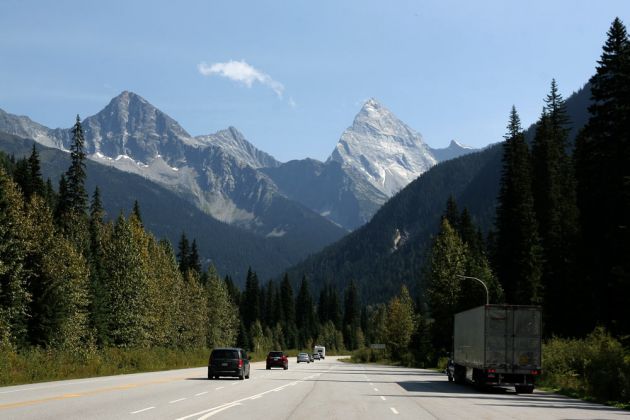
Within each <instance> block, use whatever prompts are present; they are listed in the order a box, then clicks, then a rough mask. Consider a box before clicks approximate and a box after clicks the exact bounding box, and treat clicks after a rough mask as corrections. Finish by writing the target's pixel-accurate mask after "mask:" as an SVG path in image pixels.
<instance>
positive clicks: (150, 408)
mask: <svg viewBox="0 0 630 420" xmlns="http://www.w3.org/2000/svg"><path fill="white" fill-rule="evenodd" d="M154 408H155V407H147V408H143V409H142V410H138V411H132V412H131V413H129V414H138V413H142V412H143V411H149V410H153V409H154Z"/></svg>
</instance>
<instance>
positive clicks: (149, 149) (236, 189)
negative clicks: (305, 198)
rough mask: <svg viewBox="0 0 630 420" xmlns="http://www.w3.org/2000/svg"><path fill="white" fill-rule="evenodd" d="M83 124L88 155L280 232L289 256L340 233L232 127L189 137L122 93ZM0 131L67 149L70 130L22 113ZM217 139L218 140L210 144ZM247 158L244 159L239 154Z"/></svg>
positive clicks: (215, 212)
mask: <svg viewBox="0 0 630 420" xmlns="http://www.w3.org/2000/svg"><path fill="white" fill-rule="evenodd" d="M83 126H84V131H85V139H86V151H87V152H88V154H89V156H88V157H89V158H90V159H92V160H95V161H98V162H100V163H102V164H105V165H109V166H113V167H115V168H118V169H120V170H123V171H125V172H131V173H135V174H138V175H141V176H142V177H144V178H146V179H149V180H151V181H154V182H156V183H158V184H160V185H162V186H165V187H167V188H169V189H171V190H172V191H174V192H175V193H177V194H178V195H179V196H181V197H183V198H185V199H186V200H188V201H189V202H190V203H192V204H194V205H195V206H197V207H198V208H199V209H201V210H202V211H204V212H206V213H208V214H210V215H212V216H213V217H215V218H216V219H217V220H220V221H222V222H226V223H229V224H232V225H235V226H238V227H242V228H245V229H248V230H250V231H252V232H254V233H256V234H258V235H260V236H273V237H282V236H284V237H285V239H284V242H285V243H286V246H287V248H288V250H289V252H290V255H291V256H292V258H293V257H294V256H296V255H308V254H309V253H312V252H315V251H317V250H319V249H321V247H323V246H324V245H326V244H329V243H331V242H333V241H335V240H337V239H339V238H340V237H341V236H343V235H344V234H345V233H346V231H345V230H344V229H342V228H340V227H338V226H336V225H335V224H334V223H332V222H330V221H329V220H327V219H326V218H324V217H322V216H320V215H319V214H317V213H315V212H313V211H312V210H310V209H308V208H307V207H305V206H304V205H302V204H299V203H298V202H295V201H292V200H290V199H287V197H285V196H284V195H283V194H281V193H280V192H279V191H278V188H277V187H276V185H275V184H274V183H273V182H272V181H271V179H269V178H268V177H267V176H266V175H265V174H263V173H262V172H259V171H257V170H256V169H255V168H254V167H253V166H250V164H249V163H248V162H251V159H256V160H257V162H258V163H257V164H271V165H274V164H277V162H276V161H275V159H273V158H272V157H271V156H269V155H266V154H264V153H263V152H260V151H257V149H255V148H254V147H253V146H251V144H249V143H248V142H247V141H246V140H245V139H244V138H243V137H242V135H240V133H238V132H237V131H236V130H227V133H222V134H220V135H215V136H214V137H213V138H210V137H205V138H194V137H192V136H190V135H189V134H188V133H187V132H186V131H185V130H184V129H183V128H182V127H181V126H180V125H179V124H178V123H177V122H176V121H175V120H173V119H172V118H171V117H169V116H168V115H166V114H165V113H163V112H161V111H160V110H159V109H157V108H155V107H154V106H153V105H151V104H150V103H149V102H148V101H147V100H145V99H144V98H142V97H140V96H139V95H136V94H134V93H132V92H127V91H125V92H122V93H121V94H120V95H118V96H117V97H115V98H113V99H112V100H111V101H110V103H109V104H108V105H107V106H106V107H105V108H104V109H103V110H102V111H100V112H99V113H97V114H96V115H93V116H91V117H88V118H86V119H85V120H84V121H83ZM0 130H3V131H7V132H9V133H12V134H17V135H20V136H24V137H29V138H34V139H35V140H37V141H38V142H41V143H42V144H47V145H51V146H53V147H58V148H61V149H66V150H67V149H68V148H69V143H70V134H69V130H67V129H56V130H51V129H48V128H46V127H44V126H41V125H39V124H37V123H34V122H32V121H30V120H29V119H28V118H25V117H17V116H12V115H10V114H7V113H2V114H1V115H0ZM228 133H229V135H228ZM217 138H220V139H223V140H220V141H218V140H217V144H214V143H213V141H212V140H213V139H214V140H216V139H217ZM230 138H231V140H230ZM230 142H231V143H230ZM229 144H231V145H232V146H235V145H236V146H238V145H240V146H242V147H245V149H244V150H241V151H240V152H242V153H240V154H238V153H237V154H236V155H235V154H233V153H235V151H239V149H238V147H236V146H235V147H236V148H235V147H232V148H230V147H227V145H229ZM248 156H249V158H250V159H249V160H248V159H244V158H243V157H248ZM274 162H276V163H274ZM280 213H281V214H282V216H283V217H282V218H280V217H278V214H280ZM292 258H291V259H292Z"/></svg>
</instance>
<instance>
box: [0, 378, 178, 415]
mask: <svg viewBox="0 0 630 420" xmlns="http://www.w3.org/2000/svg"><path fill="white" fill-rule="evenodd" d="M186 378H188V376H179V377H174V378H165V379H156V380H153V381H145V382H137V383H129V384H124V385H117V386H111V387H107V388H98V389H94V390H92V391H85V392H78V393H73V394H62V395H56V396H53V397H46V398H38V399H35V400H28V401H18V402H14V403H5V404H0V410H6V409H9V408H19V407H28V406H31V405H37V404H44V403H47V402H51V401H61V400H65V399H68V398H79V397H87V396H92V395H97V394H102V393H104V392H112V391H124V390H127V389H131V388H137V387H141V386H148V385H157V384H165V383H168V382H175V381H179V380H182V379H186Z"/></svg>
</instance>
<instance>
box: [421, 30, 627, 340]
mask: <svg viewBox="0 0 630 420" xmlns="http://www.w3.org/2000/svg"><path fill="white" fill-rule="evenodd" d="M607 35H608V39H607V40H606V43H605V45H604V47H603V53H602V56H601V59H600V60H599V61H598V66H597V69H596V74H595V75H594V76H593V77H592V78H591V79H590V87H591V92H592V98H591V106H590V107H589V113H590V119H589V121H588V123H587V124H586V126H585V127H584V128H583V129H582V130H581V131H580V132H579V134H578V136H577V138H576V141H575V144H574V145H572V144H569V132H570V130H571V121H570V120H569V118H568V115H567V111H566V106H565V101H564V100H563V98H562V96H561V95H560V93H559V92H558V85H557V83H556V81H555V80H552V82H551V89H550V92H549V94H548V95H547V97H546V98H545V100H544V107H543V111H542V114H541V116H540V118H539V120H538V122H537V123H536V125H535V135H534V138H533V140H532V141H531V144H530V143H528V142H527V141H526V139H525V136H524V132H523V129H522V127H521V124H520V118H519V116H518V113H517V111H516V108H514V107H513V108H512V110H511V112H510V117H509V123H508V127H507V128H508V130H507V134H506V136H505V142H504V145H503V169H502V176H501V183H500V192H499V197H498V205H497V210H496V222H495V229H494V230H493V231H491V232H490V234H489V235H488V236H487V237H486V238H483V237H482V235H481V234H480V232H479V231H478V230H476V228H475V227H474V226H472V224H471V222H470V217H469V215H468V214H467V211H466V209H464V211H463V212H462V213H461V214H459V213H458V211H457V210H456V204H455V203H454V201H453V200H451V201H449V203H447V209H446V211H445V214H444V216H443V218H442V225H441V229H440V232H439V234H438V235H437V236H436V238H435V239H434V242H433V246H432V248H431V252H430V257H429V260H428V264H427V275H426V280H427V284H428V286H427V296H428V301H429V307H430V310H429V315H430V316H431V317H432V318H434V319H435V322H434V324H433V327H432V328H431V330H432V331H431V340H432V343H433V345H434V348H435V349H436V350H438V351H449V350H450V346H451V334H452V316H453V314H454V313H455V312H458V311H460V310H463V309H467V308H470V307H473V306H477V305H480V304H482V303H483V302H484V299H483V297H482V295H480V293H483V289H482V288H481V286H480V285H477V284H475V283H473V282H468V281H466V280H461V279H459V278H458V277H457V275H458V274H460V275H461V274H465V275H469V276H474V277H478V278H480V279H481V280H482V281H484V282H485V284H486V285H487V286H488V288H489V289H490V293H491V300H492V302H493V303H502V302H505V303H509V304H538V305H542V307H543V323H544V331H545V334H546V335H547V336H552V335H555V336H563V337H583V336H585V335H586V334H587V333H589V332H591V331H593V329H594V328H595V327H596V326H604V327H605V328H607V329H608V330H609V331H611V332H612V333H613V334H614V335H615V336H618V337H623V336H627V335H628V334H629V333H630V317H628V314H627V309H626V308H625V304H624V302H625V301H626V300H627V299H628V296H630V258H629V256H630V224H629V222H630V220H629V219H630V42H629V40H628V35H627V32H626V28H625V26H624V25H623V23H622V22H621V21H620V20H619V19H618V18H617V19H615V20H614V22H613V23H612V25H611V27H610V29H609V31H608V33H607ZM578 308H579V309H578Z"/></svg>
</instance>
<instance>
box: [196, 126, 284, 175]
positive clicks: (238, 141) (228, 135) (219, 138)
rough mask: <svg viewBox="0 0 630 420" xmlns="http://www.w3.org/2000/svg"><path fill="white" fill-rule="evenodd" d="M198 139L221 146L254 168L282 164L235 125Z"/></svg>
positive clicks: (273, 166) (272, 166)
mask: <svg viewBox="0 0 630 420" xmlns="http://www.w3.org/2000/svg"><path fill="white" fill-rule="evenodd" d="M195 138H196V139H197V140H199V141H201V142H203V143H207V144H212V145H215V146H218V147H220V148H221V149H223V150H224V151H225V152H226V153H228V154H229V155H231V156H234V157H236V158H237V159H239V160H241V161H242V162H244V163H246V164H247V165H249V166H251V167H252V168H256V169H258V168H275V167H277V166H279V165H280V162H278V161H277V160H276V159H275V158H274V157H273V156H271V155H269V154H267V153H265V152H263V151H261V150H259V149H257V148H256V147H255V146H254V145H253V144H251V143H250V142H248V141H247V140H246V139H245V137H244V136H243V134H241V132H240V131H238V130H237V129H236V128H234V127H229V128H228V129H227V130H221V131H218V132H216V133H214V134H208V135H205V136H197V137H195Z"/></svg>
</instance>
